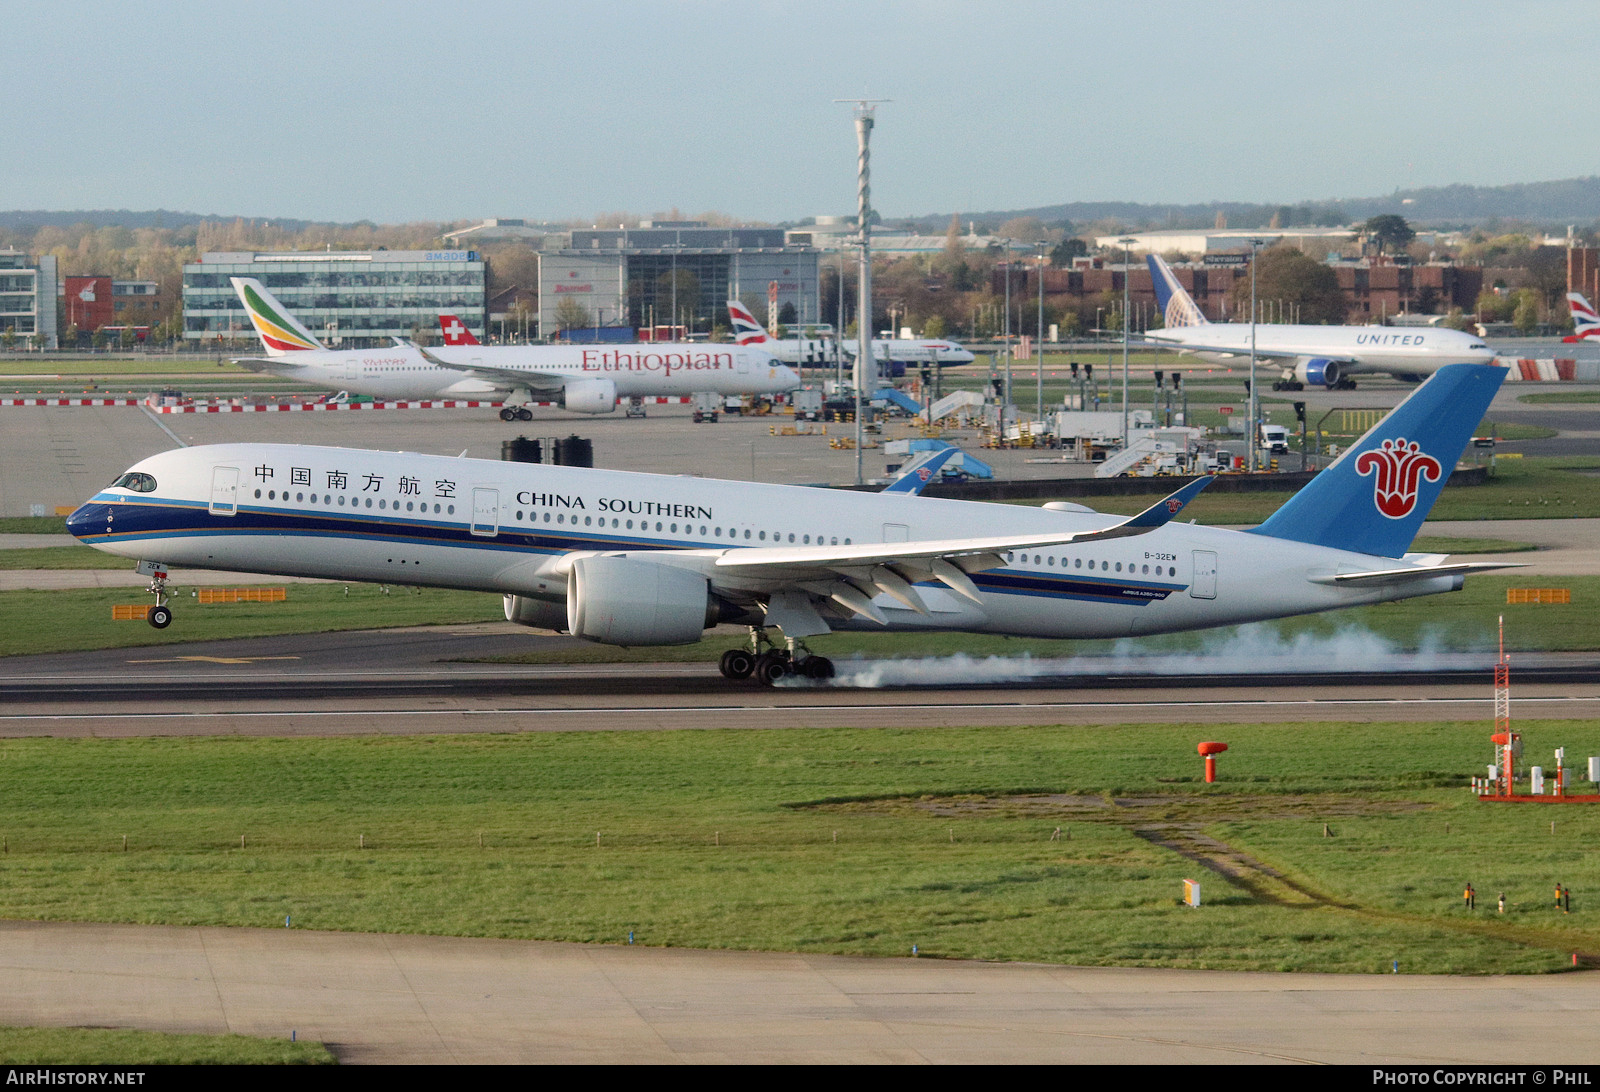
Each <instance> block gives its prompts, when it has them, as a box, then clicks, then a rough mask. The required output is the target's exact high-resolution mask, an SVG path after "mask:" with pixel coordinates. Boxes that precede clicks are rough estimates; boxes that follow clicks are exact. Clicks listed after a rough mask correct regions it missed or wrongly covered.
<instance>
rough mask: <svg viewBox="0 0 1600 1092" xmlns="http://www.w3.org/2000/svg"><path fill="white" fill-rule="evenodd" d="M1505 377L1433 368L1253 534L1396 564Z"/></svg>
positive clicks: (1484, 370)
mask: <svg viewBox="0 0 1600 1092" xmlns="http://www.w3.org/2000/svg"><path fill="white" fill-rule="evenodd" d="M1505 377H1506V370H1505V369H1504V368H1497V367H1495V366H1493V365H1490V364H1451V365H1448V366H1446V367H1443V368H1440V369H1439V370H1438V371H1437V372H1435V373H1434V374H1433V376H1432V377H1430V378H1429V379H1428V381H1427V382H1426V383H1424V384H1422V386H1420V387H1418V388H1417V389H1416V390H1414V391H1412V392H1411V394H1410V395H1409V396H1407V398H1406V399H1405V401H1403V402H1401V403H1400V404H1399V405H1398V406H1396V407H1395V408H1394V411H1393V412H1392V413H1390V414H1389V416H1387V417H1385V418H1384V419H1383V420H1381V421H1379V422H1378V423H1377V425H1375V426H1374V427H1373V428H1372V430H1371V431H1370V432H1368V433H1367V434H1366V435H1365V436H1363V437H1361V439H1359V440H1357V441H1356V442H1355V443H1354V444H1353V445H1352V446H1351V447H1350V450H1348V451H1346V452H1345V453H1344V454H1343V455H1341V456H1339V458H1338V460H1337V461H1336V462H1334V464H1333V465H1332V466H1330V467H1328V469H1326V470H1324V471H1323V472H1322V473H1320V474H1318V475H1317V476H1316V477H1315V478H1313V479H1312V480H1311V483H1310V484H1309V485H1307V486H1306V487H1305V488H1304V489H1302V490H1300V492H1298V493H1296V494H1295V495H1294V496H1292V497H1290V498H1289V500H1288V502H1287V503H1286V504H1284V506H1283V507H1282V508H1279V509H1278V510H1277V511H1276V512H1274V513H1272V515H1271V517H1270V518H1269V519H1268V520H1267V521H1266V522H1265V523H1263V524H1262V525H1261V526H1260V527H1256V528H1253V531H1254V533H1255V534H1258V535H1267V536H1269V537H1271V538H1283V539H1289V540H1290V541H1292V542H1309V543H1311V544H1312V545H1314V546H1328V547H1331V548H1333V549H1336V550H1351V551H1353V552H1355V553H1361V554H1373V555H1376V556H1379V557H1399V556H1400V555H1401V554H1403V553H1405V552H1406V550H1408V549H1409V548H1410V547H1411V542H1412V540H1413V539H1415V538H1416V537H1417V529H1418V528H1420V527H1421V526H1422V521H1423V520H1424V519H1426V518H1427V516H1428V512H1429V511H1430V510H1432V508H1433V502H1434V501H1436V500H1438V499H1439V491H1440V490H1441V489H1443V488H1444V480H1445V479H1446V478H1447V477H1449V476H1450V471H1451V470H1453V469H1455V465H1456V460H1458V459H1460V458H1461V453H1462V452H1463V451H1465V450H1466V448H1467V444H1468V443H1469V442H1470V441H1471V440H1472V432H1473V430H1474V429H1476V428H1477V427H1478V423H1479V422H1480V421H1482V420H1483V415H1484V413H1485V412H1486V411H1487V410H1488V408H1489V402H1490V401H1491V400H1492V399H1493V398H1494V396H1495V392H1496V391H1498V390H1499V389H1500V384H1501V383H1502V382H1504V380H1505Z"/></svg>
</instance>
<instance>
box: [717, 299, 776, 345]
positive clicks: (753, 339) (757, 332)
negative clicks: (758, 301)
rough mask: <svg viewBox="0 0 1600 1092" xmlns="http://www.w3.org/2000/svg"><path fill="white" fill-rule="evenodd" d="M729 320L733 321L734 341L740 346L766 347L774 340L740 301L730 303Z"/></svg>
mask: <svg viewBox="0 0 1600 1092" xmlns="http://www.w3.org/2000/svg"><path fill="white" fill-rule="evenodd" d="M728 318H729V319H731V320H732V321H733V340H734V341H735V342H737V343H738V344H740V345H764V344H766V343H767V342H769V341H771V340H772V339H771V338H770V337H768V336H767V331H766V330H764V329H762V326H761V324H760V323H759V322H757V321H756V317H755V316H754V315H752V314H751V313H750V309H749V308H748V307H746V306H745V305H744V304H742V303H740V302H739V301H738V300H729V301H728Z"/></svg>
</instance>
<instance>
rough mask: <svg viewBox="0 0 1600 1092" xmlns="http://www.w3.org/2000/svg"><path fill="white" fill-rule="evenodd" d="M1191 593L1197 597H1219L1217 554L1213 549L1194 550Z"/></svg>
mask: <svg viewBox="0 0 1600 1092" xmlns="http://www.w3.org/2000/svg"><path fill="white" fill-rule="evenodd" d="M1189 595H1190V596H1192V597H1193V598H1195V599H1215V598H1216V597H1217V555H1216V554H1215V553H1214V552H1213V551H1211V550H1196V551H1194V580H1193V581H1192V582H1191V583H1190V584H1189Z"/></svg>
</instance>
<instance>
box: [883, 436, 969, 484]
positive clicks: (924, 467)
mask: <svg viewBox="0 0 1600 1092" xmlns="http://www.w3.org/2000/svg"><path fill="white" fill-rule="evenodd" d="M960 450H961V449H960V448H957V447H947V448H942V449H940V450H938V451H933V452H929V455H930V457H929V458H926V459H923V460H922V461H921V462H919V463H914V464H912V465H911V466H909V467H907V468H906V469H905V470H904V471H903V472H902V473H901V475H900V476H899V477H898V478H896V479H895V480H894V481H892V482H890V483H889V484H888V485H886V486H884V489H883V491H884V492H885V493H908V494H910V495H911V496H916V495H917V494H919V493H921V492H922V490H923V489H924V488H925V487H926V486H927V484H928V483H929V482H931V481H933V479H934V478H936V477H938V476H939V471H940V469H941V468H942V467H943V466H944V464H945V463H947V462H949V461H950V460H951V459H952V458H953V457H954V456H955V454H956V452H958V451H960Z"/></svg>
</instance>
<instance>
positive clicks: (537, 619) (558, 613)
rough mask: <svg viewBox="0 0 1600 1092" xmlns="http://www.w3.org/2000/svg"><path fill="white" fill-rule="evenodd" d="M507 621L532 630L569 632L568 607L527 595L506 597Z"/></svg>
mask: <svg viewBox="0 0 1600 1092" xmlns="http://www.w3.org/2000/svg"><path fill="white" fill-rule="evenodd" d="M505 608H506V621H508V622H515V623H516V624H517V625H519V626H528V627H530V628H532V629H548V630H554V631H555V632H556V633H565V632H567V605H566V604H565V603H561V602H556V603H552V602H550V601H549V600H548V599H534V598H532V597H530V596H526V595H508V596H505Z"/></svg>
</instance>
